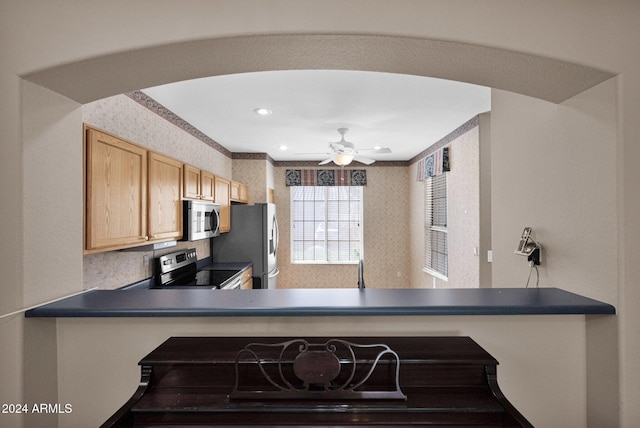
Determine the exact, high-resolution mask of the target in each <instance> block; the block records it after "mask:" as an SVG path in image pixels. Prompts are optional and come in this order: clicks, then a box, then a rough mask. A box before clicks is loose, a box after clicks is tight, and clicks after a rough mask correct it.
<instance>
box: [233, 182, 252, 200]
mask: <svg viewBox="0 0 640 428" xmlns="http://www.w3.org/2000/svg"><path fill="white" fill-rule="evenodd" d="M231 201H232V202H240V203H244V204H246V203H248V202H249V188H248V187H247V186H245V185H244V184H242V183H238V182H237V181H232V182H231Z"/></svg>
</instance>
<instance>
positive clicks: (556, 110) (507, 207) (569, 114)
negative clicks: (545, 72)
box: [491, 79, 618, 303]
mask: <svg viewBox="0 0 640 428" xmlns="http://www.w3.org/2000/svg"><path fill="white" fill-rule="evenodd" d="M616 92H617V81H616V79H612V80H610V81H607V82H605V83H603V84H600V85H598V86H597V87H595V88H593V89H590V90H588V91H585V92H584V93H582V94H580V95H578V96H576V97H574V98H572V99H571V100H569V101H567V102H565V103H562V104H560V105H558V104H552V103H548V102H545V101H540V100H536V99H533V98H529V97H525V96H521V95H516V94H511V93H507V92H503V91H493V93H492V100H491V102H492V111H491V132H492V147H491V153H492V160H491V164H492V168H491V178H492V180H491V186H492V194H491V197H492V211H493V216H492V228H493V257H494V263H493V285H494V287H523V286H524V285H525V283H526V279H527V276H528V274H529V265H528V263H527V260H526V258H525V257H521V256H516V255H514V254H513V251H514V250H515V248H516V246H517V244H518V241H519V238H520V234H521V232H522V229H523V227H525V226H531V227H532V228H533V231H534V235H535V239H536V240H537V241H539V242H540V243H541V244H542V246H543V251H542V264H541V265H540V267H539V270H540V281H541V286H544V287H560V288H564V289H566V290H569V291H575V292H580V293H582V294H584V295H587V296H589V297H592V298H595V299H600V300H603V301H606V302H612V303H615V302H616V301H617V294H616V288H615V287H612V286H611V284H613V283H615V282H616V281H617V256H618V255H617V248H616V243H617V230H618V224H617V223H618V221H617V214H616V212H617V202H618V200H617V195H616V186H617V170H616V163H617V158H618V154H617V131H616V126H617V116H616V103H617V100H616ZM514 160H517V161H514ZM533 276H534V277H535V273H534V274H533Z"/></svg>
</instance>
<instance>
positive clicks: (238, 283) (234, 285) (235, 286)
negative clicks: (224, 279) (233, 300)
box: [221, 276, 242, 290]
mask: <svg viewBox="0 0 640 428" xmlns="http://www.w3.org/2000/svg"><path fill="white" fill-rule="evenodd" d="M241 287H242V276H240V277H239V278H236V279H234V280H233V281H231V282H230V283H229V284H227V285H225V286H224V287H222V288H221V290H239V289H240V288H241Z"/></svg>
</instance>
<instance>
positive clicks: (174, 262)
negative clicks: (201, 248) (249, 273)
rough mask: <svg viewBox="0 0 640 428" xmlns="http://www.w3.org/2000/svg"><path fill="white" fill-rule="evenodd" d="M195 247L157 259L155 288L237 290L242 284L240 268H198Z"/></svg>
mask: <svg viewBox="0 0 640 428" xmlns="http://www.w3.org/2000/svg"><path fill="white" fill-rule="evenodd" d="M197 261H198V256H197V254H196V250H195V248H189V249H186V250H181V251H176V252H174V253H171V254H166V255H164V256H161V257H158V258H156V259H155V278H154V279H155V281H154V282H155V284H154V285H153V286H152V287H151V288H155V289H181V288H182V289H193V288H196V289H211V290H236V289H240V286H241V285H242V275H241V271H239V270H215V269H208V268H204V269H198V265H197Z"/></svg>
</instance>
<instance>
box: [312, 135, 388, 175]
mask: <svg viewBox="0 0 640 428" xmlns="http://www.w3.org/2000/svg"><path fill="white" fill-rule="evenodd" d="M348 131H349V128H338V133H340V135H341V138H340V141H337V142H335V143H329V148H330V149H331V150H332V152H329V153H326V154H328V155H331V156H330V157H329V158H327V159H325V160H323V161H322V162H320V163H319V164H318V165H326V164H328V163H329V162H334V163H335V164H336V165H338V166H347V165H349V164H350V163H351V162H352V161H354V160H356V161H358V162H361V163H363V164H365V165H371V164H372V163H374V162H375V160H374V159H371V158H368V157H366V156H360V153H361V152H368V153H372V154H380V153H391V149H390V148H388V147H374V148H371V149H360V150H356V148H355V145H354V144H353V143H351V142H349V141H346V140H345V139H344V135H345V134H346V133H347V132H348ZM305 154H321V153H305Z"/></svg>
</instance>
